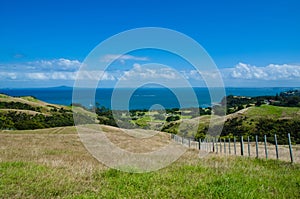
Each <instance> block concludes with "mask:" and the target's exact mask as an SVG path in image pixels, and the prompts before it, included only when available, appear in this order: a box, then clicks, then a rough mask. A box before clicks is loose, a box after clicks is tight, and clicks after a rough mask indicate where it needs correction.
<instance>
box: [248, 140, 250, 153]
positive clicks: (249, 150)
mask: <svg viewBox="0 0 300 199" xmlns="http://www.w3.org/2000/svg"><path fill="white" fill-rule="evenodd" d="M248 156H249V157H250V138H249V136H248Z"/></svg>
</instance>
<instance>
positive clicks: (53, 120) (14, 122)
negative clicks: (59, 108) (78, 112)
mask: <svg viewBox="0 0 300 199" xmlns="http://www.w3.org/2000/svg"><path fill="white" fill-rule="evenodd" d="M73 124H74V121H73V114H70V113H68V114H54V115H51V116H46V115H43V114H36V115H30V114H26V113H22V112H20V113H18V112H14V111H10V112H8V113H0V129H17V130H29V129H41V128H50V127H59V126H71V125H73Z"/></svg>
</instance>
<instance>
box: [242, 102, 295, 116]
mask: <svg viewBox="0 0 300 199" xmlns="http://www.w3.org/2000/svg"><path fill="white" fill-rule="evenodd" d="M246 116H247V117H249V118H271V119H279V118H284V117H293V118H295V117H298V118H300V108H298V107H279V106H271V105H262V106H260V107H251V108H250V109H249V110H248V111H247V112H246Z"/></svg>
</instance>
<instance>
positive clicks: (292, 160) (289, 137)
mask: <svg viewBox="0 0 300 199" xmlns="http://www.w3.org/2000/svg"><path fill="white" fill-rule="evenodd" d="M288 140H289V148H290V157H291V163H293V162H294V157H293V149H292V142H291V135H290V134H289V133H288Z"/></svg>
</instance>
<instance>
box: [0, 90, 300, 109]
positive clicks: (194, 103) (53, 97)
mask: <svg viewBox="0 0 300 199" xmlns="http://www.w3.org/2000/svg"><path fill="white" fill-rule="evenodd" d="M73 89H74V88H73V87H68V86H58V87H39V88H0V93H3V94H6V95H10V96H14V97H21V96H33V97H35V98H37V99H39V100H42V101H45V102H47V103H52V104H60V105H66V106H69V105H71V104H72V103H79V104H82V105H83V106H86V107H89V106H96V104H97V105H99V106H104V107H107V108H110V109H114V110H128V109H129V110H132V109H150V108H151V107H152V106H153V105H161V106H162V107H164V108H166V109H167V108H195V107H211V106H212V104H215V103H218V102H220V101H221V100H222V98H223V97H225V96H228V95H234V96H245V97H256V96H275V95H276V94H279V93H280V92H284V91H288V90H295V89H299V87H298V88H297V87H252V88H251V87H225V88H224V89H225V96H223V95H219V96H218V97H217V98H215V101H211V98H210V93H209V90H208V88H207V87H193V88H192V89H193V91H194V94H195V96H196V99H191V97H189V96H188V88H184V87H177V88H163V87H142V88H138V89H135V88H125V87H124V88H117V89H115V88H96V92H95V96H94V97H92V98H91V97H80V98H74V99H73ZM78 89H79V90H80V89H82V93H80V95H81V94H82V96H91V90H90V89H91V88H76V89H75V90H77V91H78ZM133 89H134V90H133ZM218 89H223V88H221V87H213V88H210V91H212V92H217V91H218ZM172 90H173V91H174V92H175V94H174V92H172ZM117 91H119V92H124V96H127V95H128V92H132V93H131V94H132V95H131V96H130V99H129V100H128V99H121V98H122V97H121V98H120V97H119V98H118V101H117V102H115V101H116V100H115V101H114V100H112V96H113V92H117ZM221 93H224V92H221ZM119 95H120V94H119ZM121 96H123V95H122V93H121ZM178 96H187V97H183V98H181V99H177V98H178ZM152 108H153V107H152Z"/></svg>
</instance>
